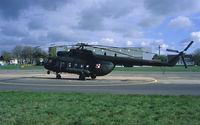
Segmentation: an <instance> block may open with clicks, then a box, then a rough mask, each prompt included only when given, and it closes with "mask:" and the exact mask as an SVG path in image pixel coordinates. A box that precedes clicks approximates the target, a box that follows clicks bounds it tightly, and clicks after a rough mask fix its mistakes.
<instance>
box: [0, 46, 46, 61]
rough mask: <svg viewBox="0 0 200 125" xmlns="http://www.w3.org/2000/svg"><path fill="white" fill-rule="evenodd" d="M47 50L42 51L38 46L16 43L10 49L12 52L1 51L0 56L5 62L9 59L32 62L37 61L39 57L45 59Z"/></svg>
mask: <svg viewBox="0 0 200 125" xmlns="http://www.w3.org/2000/svg"><path fill="white" fill-rule="evenodd" d="M47 57H48V54H47V52H45V51H43V50H42V49H41V48H40V47H39V46H36V47H31V46H21V45H17V46H15V47H14V48H13V49H12V52H8V51H2V53H1V58H2V59H3V60H4V61H6V62H7V63H9V62H10V60H13V59H17V60H18V64H33V63H34V62H35V63H39V62H40V58H43V59H46V58H47Z"/></svg>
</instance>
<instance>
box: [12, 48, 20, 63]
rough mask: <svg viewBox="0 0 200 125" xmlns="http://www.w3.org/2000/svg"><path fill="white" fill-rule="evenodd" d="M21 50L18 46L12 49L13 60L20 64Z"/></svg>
mask: <svg viewBox="0 0 200 125" xmlns="http://www.w3.org/2000/svg"><path fill="white" fill-rule="evenodd" d="M22 50H23V47H22V46H20V45H17V46H15V47H14V48H13V50H12V54H13V56H14V57H15V58H17V60H18V62H19V63H20V64H21V63H22Z"/></svg>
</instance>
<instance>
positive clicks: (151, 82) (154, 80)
mask: <svg viewBox="0 0 200 125" xmlns="http://www.w3.org/2000/svg"><path fill="white" fill-rule="evenodd" d="M157 82H158V80H156V79H152V81H150V82H144V83H140V84H153V83H157ZM0 84H4V85H18V86H20V85H21V86H22V85H24V86H52V87H67V86H68V87H70V86H71V87H79V86H80V87H81V86H82V87H84V86H86V87H89V86H91V87H95V86H96V87H98V86H125V85H139V83H138V84H137V83H136V84H135V83H134V84H133V83H125V84H117V83H112V84H96V85H83V84H82V85H52V84H27V83H6V82H0Z"/></svg>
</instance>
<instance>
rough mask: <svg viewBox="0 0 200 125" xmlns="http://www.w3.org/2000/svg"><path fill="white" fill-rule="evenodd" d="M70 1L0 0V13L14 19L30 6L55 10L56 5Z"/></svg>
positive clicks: (69, 0)
mask: <svg viewBox="0 0 200 125" xmlns="http://www.w3.org/2000/svg"><path fill="white" fill-rule="evenodd" d="M70 2H71V0H52V1H49V0H20V1H18V0H1V1H0V14H1V15H2V16H3V17H4V18H6V19H15V18H17V17H18V16H19V15H20V14H21V13H23V11H24V10H26V9H28V8H29V7H31V6H39V7H41V8H44V9H47V10H55V9H57V7H59V6H61V5H63V4H65V3H70Z"/></svg>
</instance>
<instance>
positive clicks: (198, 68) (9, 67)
mask: <svg viewBox="0 0 200 125" xmlns="http://www.w3.org/2000/svg"><path fill="white" fill-rule="evenodd" d="M1 69H7V70H36V69H44V67H43V66H24V67H21V65H7V66H0V70H1ZM114 70H115V71H159V72H162V71H172V72H200V66H193V67H188V68H187V69H185V68H184V67H180V66H179V67H178V66H177V67H115V69H114Z"/></svg>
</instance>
